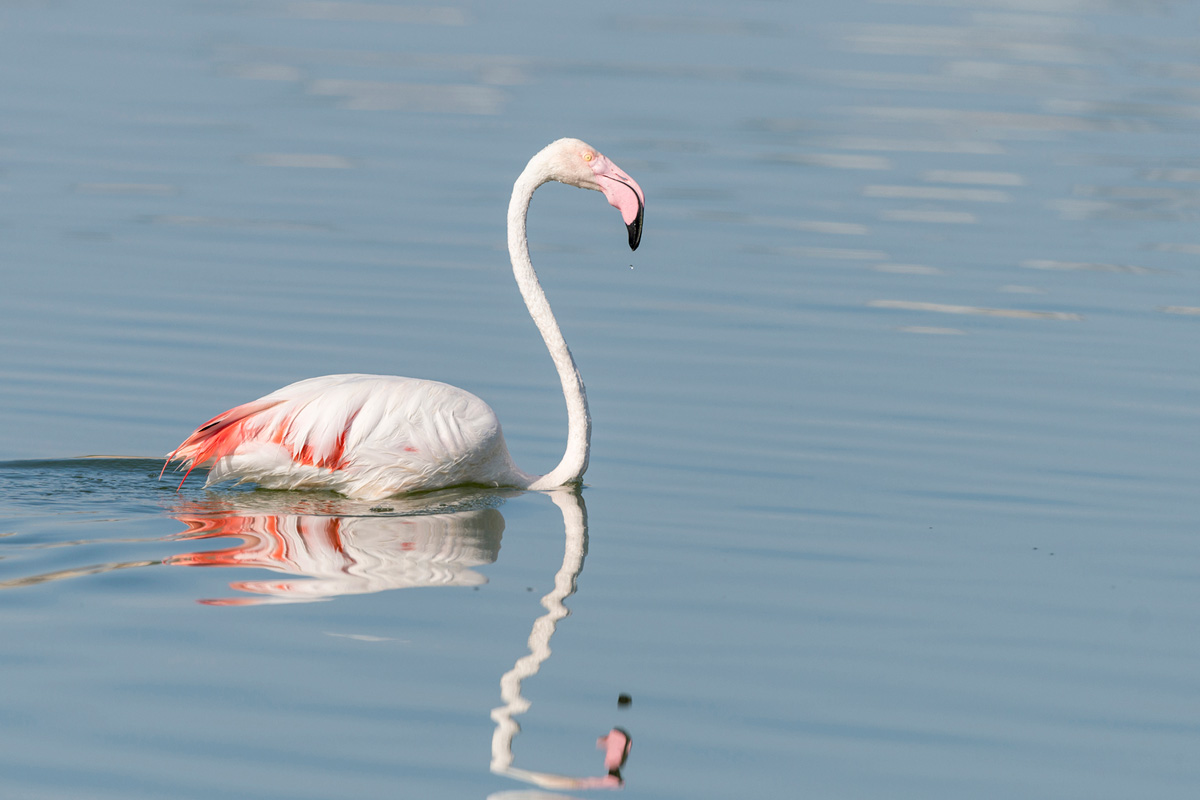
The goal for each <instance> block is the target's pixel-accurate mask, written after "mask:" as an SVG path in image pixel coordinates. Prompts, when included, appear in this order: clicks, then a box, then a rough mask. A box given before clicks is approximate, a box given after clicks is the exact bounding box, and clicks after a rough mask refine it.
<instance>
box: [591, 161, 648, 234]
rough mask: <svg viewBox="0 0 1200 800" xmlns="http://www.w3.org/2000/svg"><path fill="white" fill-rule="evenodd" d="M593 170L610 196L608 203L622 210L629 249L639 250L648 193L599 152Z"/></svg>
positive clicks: (602, 188)
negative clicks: (627, 232)
mask: <svg viewBox="0 0 1200 800" xmlns="http://www.w3.org/2000/svg"><path fill="white" fill-rule="evenodd" d="M592 172H593V173H594V174H595V176H596V182H597V183H599V184H600V191H602V192H604V196H605V197H607V198H608V204H609V205H611V206H612V207H613V208H615V209H617V210H618V211H620V212H621V219H623V220H624V221H625V227H626V228H628V229H629V249H630V250H637V249H638V245H639V244H640V243H641V241H642V218H643V217H644V216H645V214H646V194H645V193H644V192H643V191H642V187H640V186H638V184H637V181H635V180H634V179H633V178H631V177H629V175H627V174H626V173H625V171H624V170H622V169H621V168H620V167H618V166H617V165H616V164H614V163H612V162H611V161H609V160H608V159H607V158H605V157H604V156H602V155H600V154H599V153H597V154H596V158H595V160H594V161H592Z"/></svg>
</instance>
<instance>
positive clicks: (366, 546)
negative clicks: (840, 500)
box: [165, 508, 504, 605]
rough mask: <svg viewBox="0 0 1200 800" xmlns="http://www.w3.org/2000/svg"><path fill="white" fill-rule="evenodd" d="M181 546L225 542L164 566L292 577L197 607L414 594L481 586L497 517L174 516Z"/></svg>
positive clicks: (245, 584) (474, 513)
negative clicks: (254, 570)
mask: <svg viewBox="0 0 1200 800" xmlns="http://www.w3.org/2000/svg"><path fill="white" fill-rule="evenodd" d="M176 518H177V519H178V520H179V521H180V522H183V523H184V524H186V525H187V526H188V530H187V531H186V532H185V533H183V534H181V536H180V538H182V539H213V538H219V537H231V538H234V539H240V540H241V541H240V543H239V544H237V545H235V546H233V547H227V548H223V549H220V550H206V551H201V552H194V553H183V554H181V555H177V556H172V557H171V558H168V559H166V562H165V563H167V564H173V565H180V566H204V567H258V568H261V569H269V570H273V571H275V572H281V573H285V574H286V575H290V576H295V577H292V578H283V579H280V580H245V581H236V582H234V583H231V584H230V586H231V587H232V588H233V589H236V590H240V591H243V592H248V593H251V594H254V595H258V596H257V597H238V598H229V599H224V600H204V601H202V602H205V603H209V604H213V605H247V604H253V603H268V602H269V603H295V602H309V601H313V600H326V599H329V598H331V597H336V596H338V595H344V594H367V593H370V592H382V591H386V590H389V589H407V588H413V587H419V586H477V585H479V584H482V583H486V582H487V579H486V578H484V577H483V576H482V575H480V574H479V573H478V572H475V571H473V570H472V569H471V568H472V567H478V566H480V565H482V564H491V563H492V562H494V561H495V560H496V556H497V555H498V554H499V552H500V538H501V534H502V533H503V531H504V517H503V516H501V515H500V512H499V511H497V510H496V509H494V508H486V509H479V510H470V511H460V512H457V513H452V514H427V515H418V516H392V515H386V516H384V515H378V516H367V517H351V516H328V515H317V514H268V513H258V514H253V513H250V514H230V515H229V516H218V517H214V516H199V515H189V514H177V515H176Z"/></svg>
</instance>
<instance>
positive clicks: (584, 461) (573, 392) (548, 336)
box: [508, 154, 592, 489]
mask: <svg viewBox="0 0 1200 800" xmlns="http://www.w3.org/2000/svg"><path fill="white" fill-rule="evenodd" d="M539 155H540V154H539ZM540 162H541V159H539V158H538V157H537V156H534V158H533V160H532V161H530V162H529V165H528V166H527V167H525V171H524V172H522V173H521V176H520V177H519V178H517V182H516V184H514V185H513V193H512V201H511V202H510V203H509V205H508V254H509V257H510V258H511V259H512V267H513V277H515V278H516V280H517V287H518V288H519V289H520V290H521V297H522V298H524V300H525V307H526V308H528V309H529V316H531V317H533V322H534V324H535V325H537V329H538V332H540V333H541V334H542V340H543V341H545V342H546V349H547V350H549V351H550V358H551V359H552V360H553V361H554V367H555V369H557V370H558V379H559V380H560V381H561V382H562V390H563V397H564V398H566V401H567V451H566V452H565V453H564V454H563V457H562V461H560V462H558V466H557V467H555V468H554V469H553V470H551V471H550V472H548V473H547V474H545V475H543V476H541V477H540V478H532V477H531V482H530V484H529V487H528V488H530V489H551V488H554V487H556V486H562V485H563V484H567V483H573V482H576V481H578V480H579V479H580V478H582V477H583V473H584V472H585V471H586V470H587V465H588V449H589V447H590V445H591V439H592V417H591V415H590V414H589V413H588V405H587V393H586V391H584V388H583V378H581V377H580V376H579V369H578V368H577V367H576V366H575V359H574V358H572V357H571V350H570V348H568V347H567V342H566V340H565V339H563V335H562V331H561V330H559V327H558V321H557V320H555V319H554V312H553V311H551V310H550V303H549V301H547V300H546V293H545V292H544V291H542V285H541V283H539V282H538V278H537V273H536V272H534V271H533V262H532V261H530V259H529V240H528V238H527V236H526V233H525V218H526V215H527V214H528V213H529V201H530V200H532V199H533V193H534V191H535V190H536V189H537V188H538V187H539V186H541V185H542V184H543V183H545V182H546V181H547V180H549V178H548V177H547V176H546V174H545V171H544V170H543V169H542V165H541V163H540Z"/></svg>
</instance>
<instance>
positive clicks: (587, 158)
mask: <svg viewBox="0 0 1200 800" xmlns="http://www.w3.org/2000/svg"><path fill="white" fill-rule="evenodd" d="M592 158H593V156H592V154H591V153H584V154H583V160H584V161H591V160H592Z"/></svg>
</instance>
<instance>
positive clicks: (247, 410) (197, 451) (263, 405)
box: [158, 398, 284, 488]
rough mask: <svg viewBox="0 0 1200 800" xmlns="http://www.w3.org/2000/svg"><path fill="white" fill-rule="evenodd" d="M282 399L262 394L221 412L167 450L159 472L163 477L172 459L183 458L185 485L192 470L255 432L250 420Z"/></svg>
mask: <svg viewBox="0 0 1200 800" xmlns="http://www.w3.org/2000/svg"><path fill="white" fill-rule="evenodd" d="M282 402H284V401H283V400H282V399H270V400H268V399H267V398H262V399H260V400H255V401H253V402H250V403H244V404H243V405H240V406H237V407H235V408H231V409H229V410H228V411H226V412H224V413H223V414H218V415H217V416H215V417H213V418H212V419H210V420H209V421H208V422H206V423H204V424H203V425H201V426H200V427H199V428H197V429H196V430H195V431H194V432H193V433H192V435H191V436H189V437H188V438H186V439H184V440H183V443H182V444H180V445H179V447H176V448H175V449H174V450H172V451H171V452H170V453H168V454H167V460H166V461H165V462H164V463H163V468H162V472H159V474H158V476H159V477H160V478H161V477H162V476H163V473H165V472H166V471H167V465H168V464H170V463H171V462H172V461H182V462H183V466H185V467H187V472H185V473H184V474H183V480H181V481H180V482H179V487H180V488H182V487H183V484H184V483H185V482H186V481H187V479H188V476H189V475H191V474H192V470H194V469H195V468H196V467H199V466H201V465H202V464H206V463H208V462H209V461H215V460H217V459H219V458H221V457H223V456H227V455H230V454H231V453H233V451H234V450H236V449H237V446H238V445H239V444H241V443H242V442H243V441H245V440H246V439H247V438H248V436H249V434H250V433H252V432H253V431H250V430H247V427H248V425H247V423H249V422H250V421H252V420H253V419H254V417H255V416H257V415H258V414H260V413H262V412H263V411H266V410H267V409H270V408H274V407H275V406H277V405H279V404H280V403H282ZM249 427H253V426H249Z"/></svg>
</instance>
